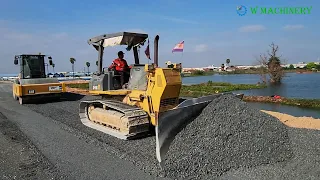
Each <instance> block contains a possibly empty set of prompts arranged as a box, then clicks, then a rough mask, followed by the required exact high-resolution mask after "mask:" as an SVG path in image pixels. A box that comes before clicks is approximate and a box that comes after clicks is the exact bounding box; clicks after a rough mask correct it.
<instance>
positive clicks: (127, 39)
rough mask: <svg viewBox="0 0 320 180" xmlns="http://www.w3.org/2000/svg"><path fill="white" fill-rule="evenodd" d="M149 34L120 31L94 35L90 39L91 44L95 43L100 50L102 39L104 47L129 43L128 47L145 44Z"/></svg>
mask: <svg viewBox="0 0 320 180" xmlns="http://www.w3.org/2000/svg"><path fill="white" fill-rule="evenodd" d="M147 38H148V34H141V33H133V32H118V33H112V34H103V35H100V36H96V37H93V38H91V39H89V40H88V44H89V45H93V46H94V47H95V48H96V50H98V47H99V44H100V43H101V41H102V40H104V41H103V44H102V46H103V47H109V46H117V45H127V46H128V49H131V47H133V46H136V45H140V44H141V45H143V44H144V42H145V41H146V39H147Z"/></svg>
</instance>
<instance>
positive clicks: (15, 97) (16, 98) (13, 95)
mask: <svg viewBox="0 0 320 180" xmlns="http://www.w3.org/2000/svg"><path fill="white" fill-rule="evenodd" d="M12 97H13V99H14V100H18V99H19V98H18V97H17V96H16V95H15V94H14V92H12Z"/></svg>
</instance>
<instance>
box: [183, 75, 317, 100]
mask: <svg viewBox="0 0 320 180" xmlns="http://www.w3.org/2000/svg"><path fill="white" fill-rule="evenodd" d="M182 81H183V83H184V84H198V83H202V82H208V81H214V82H229V83H233V84H256V83H257V82H259V81H260V77H259V76H258V75H256V74H235V75H219V74H215V75H212V76H199V77H187V78H183V79H182ZM238 92H239V93H244V94H245V95H256V96H272V95H275V94H276V95H280V96H283V97H288V98H307V99H320V73H312V74H296V73H287V74H286V77H284V79H283V82H282V84H281V85H273V86H269V87H268V88H265V89H252V90H246V91H238Z"/></svg>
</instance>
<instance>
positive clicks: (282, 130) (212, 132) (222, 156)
mask: <svg viewBox="0 0 320 180" xmlns="http://www.w3.org/2000/svg"><path fill="white" fill-rule="evenodd" d="M92 99H97V97H93V96H85V97H78V98H74V100H72V101H63V102H53V103H48V104H28V105H24V106H27V107H29V108H30V109H32V110H34V111H36V112H38V113H40V114H42V115H44V116H46V117H50V118H51V119H53V120H55V121H58V122H60V123H63V124H65V125H67V126H68V127H70V129H72V130H71V131H72V132H75V135H77V136H79V138H81V139H84V140H85V141H87V142H88V143H92V144H95V145H97V146H100V147H101V148H104V149H110V148H107V147H112V149H114V150H115V151H114V152H113V153H114V154H115V155H116V156H118V157H120V158H123V159H126V160H128V161H130V162H132V164H134V165H135V166H137V167H139V168H140V169H142V170H144V171H145V172H147V173H149V174H152V175H155V176H164V175H166V176H167V177H170V178H173V179H190V178H191V179H197V178H201V177H202V179H216V178H218V177H219V176H220V178H221V177H226V179H250V177H255V178H254V179H268V177H269V179H272V178H273V177H272V175H273V173H278V172H282V171H284V170H283V168H284V167H287V171H288V173H290V172H291V174H293V172H294V171H297V170H299V169H301V168H304V169H306V168H308V167H309V166H310V167H318V169H320V166H318V164H315V162H318V161H310V162H311V164H310V165H309V164H307V163H305V164H304V166H303V167H300V166H298V164H295V163H296V161H294V159H304V158H305V156H306V154H303V153H296V152H292V148H291V146H294V147H297V148H293V151H298V149H304V148H306V147H305V146H304V144H302V143H301V141H304V140H309V139H303V137H304V136H299V137H300V139H298V138H296V136H298V135H296V134H295V133H289V135H290V137H289V136H288V131H287V129H288V128H286V127H285V126H284V125H282V123H281V122H279V121H278V120H277V119H275V118H273V117H271V116H270V115H267V114H265V113H262V112H260V111H258V110H256V109H252V108H250V107H248V106H247V104H246V103H245V102H242V101H240V100H238V99H234V98H233V97H228V96H222V97H221V98H219V99H216V100H215V101H213V102H212V103H211V104H210V105H208V107H207V108H206V109H204V111H203V113H202V115H200V116H199V117H198V118H197V119H196V120H195V121H194V122H193V123H192V124H190V125H189V126H187V127H186V129H185V131H183V132H181V133H180V134H178V136H177V139H176V140H175V141H174V142H173V144H172V146H171V148H170V150H169V154H170V152H171V155H169V156H168V157H167V162H166V163H167V165H168V167H166V168H165V169H163V170H161V168H160V166H159V164H158V162H157V160H156V157H155V137H154V136H152V137H146V138H142V139H138V140H131V141H123V140H119V139H117V138H115V137H112V136H109V135H106V134H103V133H102V132H99V131H96V130H94V129H90V128H88V127H86V126H84V125H83V124H82V123H81V121H80V119H79V114H78V113H79V110H78V108H79V103H80V101H82V100H92ZM191 126H195V127H196V128H194V127H191ZM200 127H201V128H200ZM289 129H290V128H289ZM305 133H306V134H308V133H309V132H305ZM315 133H318V135H320V133H319V131H318V132H315ZM301 134H303V133H301ZM80 136H81V137H80ZM291 136H292V137H291ZM305 136H306V135H305ZM199 137H204V139H201V141H200V139H197V138H199ZM195 139H197V141H195ZM312 140H313V141H312V143H313V144H319V145H315V146H313V147H310V148H309V150H310V153H309V154H311V153H313V154H318V155H319V154H320V153H319V149H320V148H319V147H320V138H317V139H312ZM178 141H179V143H177V142H178ZM181 142H182V143H181ZM290 142H291V143H290ZM178 148H179V149H178ZM317 148H318V149H317ZM174 149H176V150H177V151H176V152H175V151H174ZM180 153H181V154H180ZM186 155H187V156H186ZM293 156H294V157H293ZM317 157H318V156H317ZM193 162H194V163H193ZM276 162H279V163H276ZM312 163H313V164H312ZM279 164H281V165H279ZM264 166H268V167H271V170H269V171H267V172H268V173H266V174H264V175H260V176H254V174H256V173H257V172H260V171H258V170H252V171H250V170H251V169H258V168H261V167H264ZM289 167H290V168H289ZM315 171H316V170H315ZM239 174H241V176H239ZM316 175H318V174H317V173H316V172H315V173H313V175H312V177H317V176H316ZM307 176H308V175H306V177H307ZM229 177H231V178H229ZM318 177H320V176H318ZM280 179H282V178H280ZM311 179H312V178H311ZM316 179H317V178H316Z"/></svg>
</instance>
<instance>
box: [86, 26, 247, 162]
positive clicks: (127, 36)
mask: <svg viewBox="0 0 320 180" xmlns="http://www.w3.org/2000/svg"><path fill="white" fill-rule="evenodd" d="M147 39H148V35H147V34H141V33H130V32H119V33H114V34H103V35H101V36H97V37H94V38H91V39H89V40H88V44H89V45H93V46H94V47H95V49H96V50H97V51H98V71H97V73H96V74H95V75H93V76H92V79H91V80H90V82H89V90H90V91H89V92H90V93H91V94H94V95H100V96H102V97H103V98H102V99H101V100H94V101H82V102H81V103H80V119H81V122H82V123H83V124H84V125H85V126H88V127H90V128H93V129H96V130H98V131H101V132H104V133H106V134H109V135H112V136H115V137H117V138H120V139H125V140H127V139H131V138H135V137H137V136H143V135H145V134H147V133H150V132H152V131H153V132H155V134H156V156H157V159H158V161H159V162H160V163H161V162H162V160H163V158H164V156H165V154H166V153H167V151H168V148H169V146H170V143H171V142H172V141H173V139H174V137H175V135H176V134H177V133H178V132H180V131H181V130H182V129H183V127H185V126H186V125H187V124H188V123H189V122H191V121H192V119H193V118H194V117H196V116H197V115H199V114H200V113H201V111H202V110H203V109H204V108H205V107H206V106H207V105H208V104H209V103H210V102H211V101H212V100H213V99H214V98H216V97H218V96H220V95H222V94H215V95H211V96H205V97H200V98H192V99H183V100H181V98H180V97H179V94H180V89H181V87H182V81H181V74H180V72H181V63H178V64H177V63H176V64H173V66H171V67H170V68H168V67H166V68H161V67H159V66H158V62H159V61H158V41H159V36H158V35H157V36H156V37H155V39H154V62H153V63H151V64H140V60H139V55H138V48H139V46H141V45H143V44H144V43H145V41H146V40H147ZM115 45H126V46H127V48H126V49H127V50H131V49H133V54H134V61H135V63H134V65H132V68H131V70H130V78H129V81H128V82H127V85H126V86H123V84H119V82H120V81H119V78H118V76H121V75H117V73H116V72H115V71H113V70H110V69H103V68H102V59H103V54H104V48H105V47H109V46H115ZM123 87H124V88H123ZM235 96H237V97H240V98H242V96H243V95H235ZM154 130H155V131H154Z"/></svg>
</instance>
